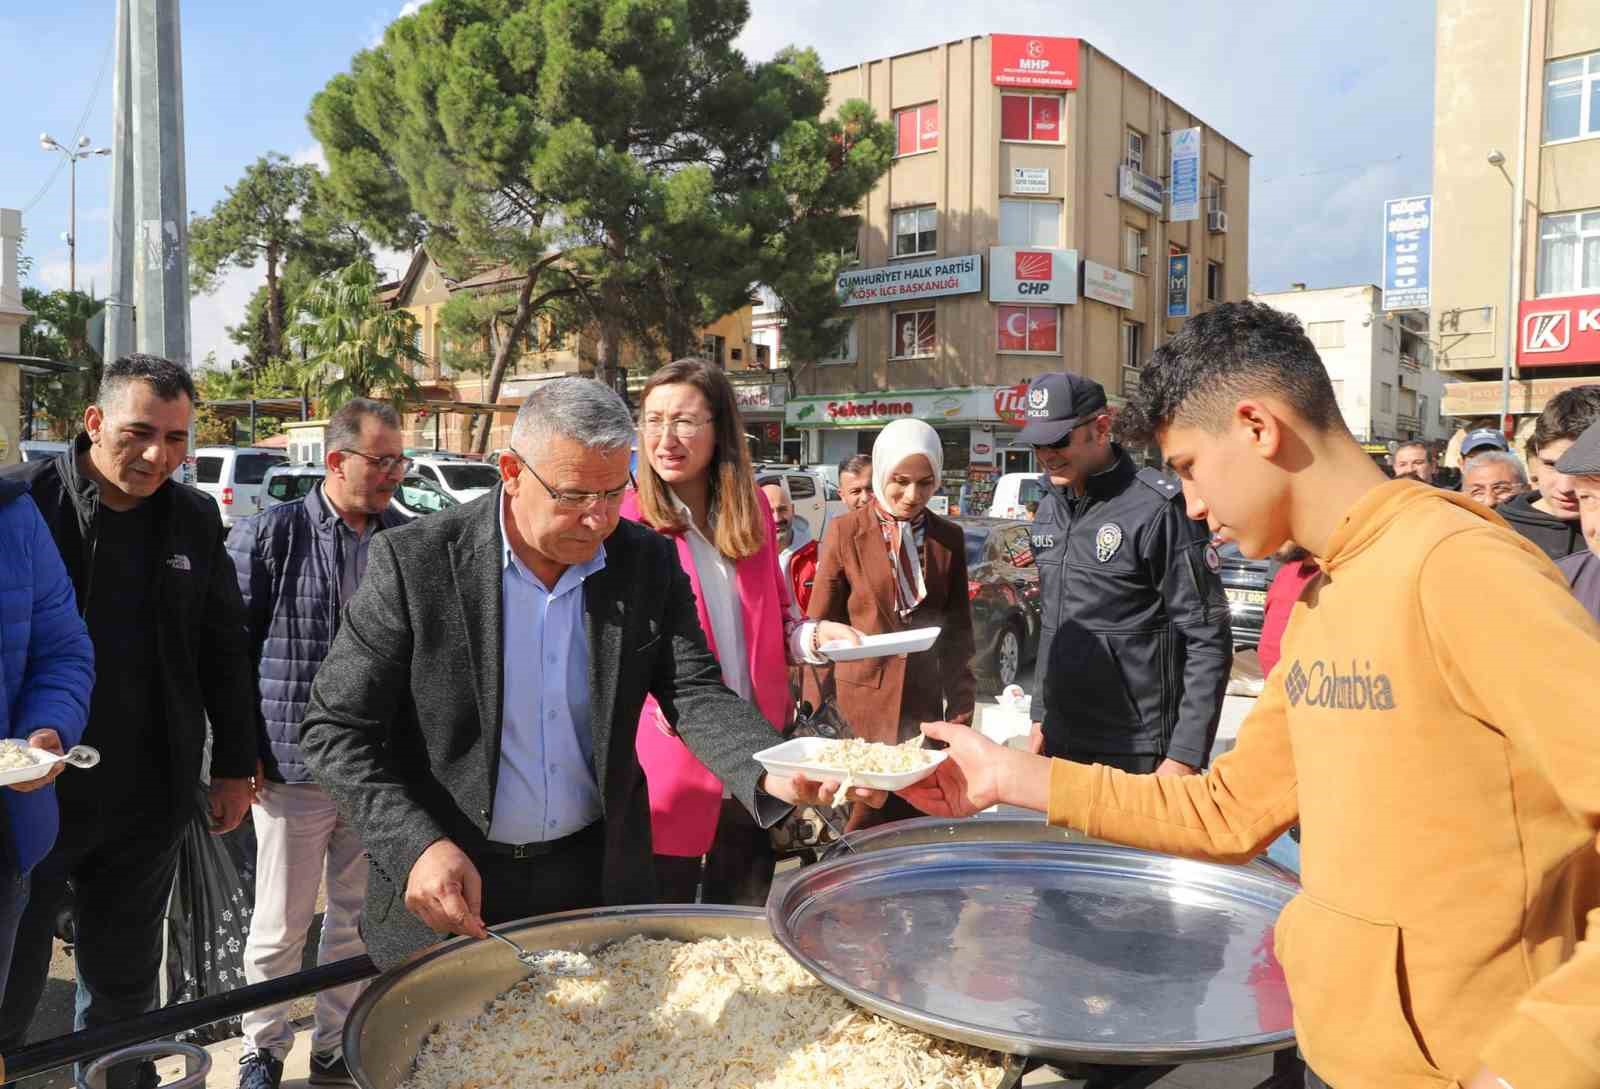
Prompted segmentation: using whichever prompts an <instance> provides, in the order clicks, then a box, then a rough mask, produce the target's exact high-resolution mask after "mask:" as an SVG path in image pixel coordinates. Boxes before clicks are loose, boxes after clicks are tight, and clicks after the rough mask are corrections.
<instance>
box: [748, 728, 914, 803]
mask: <svg viewBox="0 0 1600 1089" xmlns="http://www.w3.org/2000/svg"><path fill="white" fill-rule="evenodd" d="M827 744H828V740H827V738H823V737H797V738H794V739H793V740H790V741H785V742H784V743H783V744H781V745H774V746H772V748H770V749H762V750H761V751H760V752H758V753H756V760H758V761H759V762H760V763H761V766H762V767H764V768H766V769H767V772H768V773H769V774H772V775H781V776H783V777H784V778H785V779H787V778H790V777H791V776H795V775H804V776H805V777H806V778H807V779H810V780H812V781H813V782H821V781H822V780H824V779H842V778H844V769H843V768H830V767H828V766H827V765H826V764H819V763H817V761H816V759H815V756H816V753H817V752H819V751H820V750H821V749H822V748H824V747H825V746H826V745H827ZM923 752H924V753H926V754H927V756H928V758H929V759H928V765H927V766H926V767H922V768H918V769H917V770H916V771H901V772H895V773H893V774H890V773H887V772H864V771H858V772H855V773H854V774H852V775H851V776H850V782H851V783H852V784H853V785H855V786H862V787H871V788H872V789H873V790H902V789H904V788H905V787H908V786H910V785H911V784H912V783H917V782H921V781H922V780H923V779H926V778H927V777H928V776H930V775H932V774H933V769H934V768H936V767H938V766H939V765H940V764H942V763H944V758H945V756H946V753H945V752H944V750H942V749H937V750H935V749H924V750H923Z"/></svg>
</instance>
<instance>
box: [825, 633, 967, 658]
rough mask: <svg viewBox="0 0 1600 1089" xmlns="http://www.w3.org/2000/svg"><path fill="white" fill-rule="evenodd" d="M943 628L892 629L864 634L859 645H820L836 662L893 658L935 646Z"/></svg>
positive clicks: (839, 643)
mask: <svg viewBox="0 0 1600 1089" xmlns="http://www.w3.org/2000/svg"><path fill="white" fill-rule="evenodd" d="M942 630H943V629H942V628H937V627H933V628H912V629H911V630H910V631H891V632H885V633H884V634H883V635H868V636H863V637H862V640H861V645H860V646H859V647H854V646H851V645H850V644H849V643H843V642H834V643H824V644H822V646H820V647H818V648H817V650H819V651H820V652H821V653H822V654H823V656H824V657H827V658H832V659H833V660H834V661H836V662H853V661H855V660H856V659H858V658H892V657H893V656H894V655H896V654H917V653H920V652H921V651H924V650H927V649H928V648H929V647H931V646H933V644H934V641H935V640H936V639H938V638H939V632H940V631H942Z"/></svg>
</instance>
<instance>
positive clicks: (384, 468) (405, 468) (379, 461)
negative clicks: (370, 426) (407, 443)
mask: <svg viewBox="0 0 1600 1089" xmlns="http://www.w3.org/2000/svg"><path fill="white" fill-rule="evenodd" d="M339 453H341V454H355V455H356V456H358V457H363V458H366V459H367V461H369V462H371V463H372V464H373V465H374V466H376V467H377V470H378V472H380V473H383V474H385V475H387V474H389V473H392V472H394V471H395V470H396V469H399V470H400V471H401V472H402V473H405V472H409V471H410V469H411V467H412V466H413V465H415V464H416V463H417V462H416V459H415V458H407V457H401V456H400V455H399V454H384V455H383V456H382V457H379V456H378V455H377V454H369V453H367V452H366V451H365V450H340V451H339Z"/></svg>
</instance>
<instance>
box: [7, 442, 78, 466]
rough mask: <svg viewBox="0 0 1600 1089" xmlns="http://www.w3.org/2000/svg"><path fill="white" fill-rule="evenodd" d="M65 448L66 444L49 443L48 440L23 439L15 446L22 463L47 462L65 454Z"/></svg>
mask: <svg viewBox="0 0 1600 1089" xmlns="http://www.w3.org/2000/svg"><path fill="white" fill-rule="evenodd" d="M67 446H68V444H67V443H64V442H51V441H50V440H48V439H23V440H22V441H21V442H19V443H18V444H17V447H18V452H19V453H20V454H21V455H22V460H23V461H48V460H50V459H51V458H53V457H55V456H56V455H58V454H64V453H66V452H67Z"/></svg>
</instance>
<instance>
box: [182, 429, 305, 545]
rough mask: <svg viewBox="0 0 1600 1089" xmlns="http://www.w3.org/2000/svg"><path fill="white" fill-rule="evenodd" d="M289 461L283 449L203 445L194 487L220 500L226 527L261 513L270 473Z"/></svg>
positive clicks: (196, 457)
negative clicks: (263, 485) (263, 490)
mask: <svg viewBox="0 0 1600 1089" xmlns="http://www.w3.org/2000/svg"><path fill="white" fill-rule="evenodd" d="M288 460H289V459H288V458H287V457H286V456H285V455H284V452H283V451H282V450H264V449H262V448H260V447H254V446H202V447H200V448H199V449H198V450H196V451H195V452H194V486H195V487H197V488H199V489H200V490H201V491H203V492H205V493H206V494H207V495H209V496H210V497H211V498H212V499H214V500H216V503H217V509H218V510H220V511H221V512H222V524H223V525H224V526H231V525H233V520H234V519H235V518H248V517H250V515H252V514H255V513H257V512H258V511H260V510H261V481H262V479H263V478H264V477H265V476H266V475H267V470H268V469H270V468H272V467H273V466H274V465H282V464H283V463H284V462H286V461H288Z"/></svg>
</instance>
